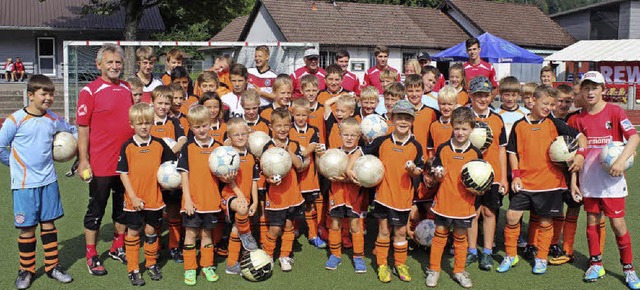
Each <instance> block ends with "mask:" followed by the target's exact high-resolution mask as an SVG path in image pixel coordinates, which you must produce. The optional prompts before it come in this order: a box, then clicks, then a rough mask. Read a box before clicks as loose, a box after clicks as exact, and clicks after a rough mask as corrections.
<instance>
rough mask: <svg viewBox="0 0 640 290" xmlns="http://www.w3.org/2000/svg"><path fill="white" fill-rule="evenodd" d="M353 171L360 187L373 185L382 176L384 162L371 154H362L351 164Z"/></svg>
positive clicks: (379, 180) (376, 183)
mask: <svg viewBox="0 0 640 290" xmlns="http://www.w3.org/2000/svg"><path fill="white" fill-rule="evenodd" d="M353 171H354V172H355V174H356V178H357V179H358V182H359V183H360V186H362V187H367V188H369V187H374V186H376V185H378V184H379V183H380V182H381V181H382V178H383V177H384V164H382V161H380V159H378V157H375V156H373V155H364V156H361V157H360V158H358V160H356V162H355V163H354V164H353Z"/></svg>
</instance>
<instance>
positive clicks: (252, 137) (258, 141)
mask: <svg viewBox="0 0 640 290" xmlns="http://www.w3.org/2000/svg"><path fill="white" fill-rule="evenodd" d="M270 140H271V137H269V135H268V134H267V133H265V132H262V131H253V132H251V134H249V139H247V144H249V152H251V154H253V155H255V156H256V157H258V158H260V156H262V149H263V148H264V145H266V144H267V143H268V142H269V141H270Z"/></svg>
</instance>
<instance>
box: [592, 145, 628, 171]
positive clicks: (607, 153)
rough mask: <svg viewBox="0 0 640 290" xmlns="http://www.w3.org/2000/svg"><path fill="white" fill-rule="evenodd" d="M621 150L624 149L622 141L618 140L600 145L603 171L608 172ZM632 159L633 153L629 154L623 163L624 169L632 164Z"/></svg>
mask: <svg viewBox="0 0 640 290" xmlns="http://www.w3.org/2000/svg"><path fill="white" fill-rule="evenodd" d="M622 150H624V143H622V142H620V141H612V142H609V143H608V144H607V145H605V146H604V147H602V151H600V163H602V168H604V170H605V171H607V172H609V170H610V169H611V166H612V165H613V163H614V162H616V159H618V156H620V154H621V153H622ZM633 160H634V158H633V155H631V156H629V158H628V159H627V161H626V162H625V163H624V170H625V171H627V170H628V169H629V168H631V166H633Z"/></svg>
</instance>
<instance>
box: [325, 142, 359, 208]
mask: <svg viewBox="0 0 640 290" xmlns="http://www.w3.org/2000/svg"><path fill="white" fill-rule="evenodd" d="M340 149H341V150H343V151H344V153H347V155H348V156H349V158H351V155H353V154H355V153H356V152H360V154H361V155H363V154H362V148H361V147H360V146H356V148H353V149H352V150H350V151H346V150H344V148H342V147H341V148H340ZM362 199H363V195H362V194H360V186H358V185H357V184H355V183H351V182H332V183H331V190H330V191H329V210H332V209H334V208H336V207H340V206H343V205H344V206H346V207H348V208H350V209H351V210H352V211H353V212H355V213H358V214H359V213H360V212H361V208H362Z"/></svg>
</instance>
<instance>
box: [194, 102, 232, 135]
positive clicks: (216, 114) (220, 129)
mask: <svg viewBox="0 0 640 290" xmlns="http://www.w3.org/2000/svg"><path fill="white" fill-rule="evenodd" d="M200 105H202V106H204V107H205V108H207V109H208V110H209V113H210V114H211V123H210V124H211V128H210V130H209V136H211V137H213V139H214V140H216V142H218V143H221V144H224V140H225V135H226V133H227V124H226V123H225V122H224V118H223V117H222V116H223V115H224V108H223V106H222V100H220V97H218V94H217V93H215V92H206V93H203V94H202V98H200Z"/></svg>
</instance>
